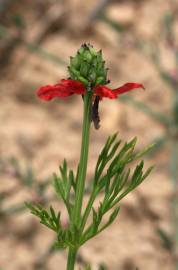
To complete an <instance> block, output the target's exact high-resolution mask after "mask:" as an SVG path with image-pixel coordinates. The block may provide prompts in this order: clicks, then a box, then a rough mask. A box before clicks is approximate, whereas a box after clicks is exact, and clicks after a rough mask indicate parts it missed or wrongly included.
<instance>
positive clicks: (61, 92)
mask: <svg viewBox="0 0 178 270" xmlns="http://www.w3.org/2000/svg"><path fill="white" fill-rule="evenodd" d="M136 88H142V89H144V86H143V85H142V84H139V83H126V84H124V85H122V86H121V87H119V88H116V89H113V90H112V89H110V88H108V87H106V86H105V85H96V86H95V87H93V88H92V90H93V92H94V94H95V95H96V96H98V97H99V98H100V100H101V99H102V98H110V99H115V98H117V96H118V95H120V94H123V93H126V92H129V91H132V90H134V89H136ZM86 91H87V89H86V87H85V85H84V84H83V83H81V82H79V81H75V80H70V79H68V80H64V79H63V80H61V81H60V82H59V83H58V84H56V85H46V86H42V87H40V88H39V89H38V91H37V95H38V96H39V98H40V99H42V100H45V101H49V100H51V99H53V98H55V97H58V98H65V97H68V96H71V95H73V94H79V95H82V94H85V93H86Z"/></svg>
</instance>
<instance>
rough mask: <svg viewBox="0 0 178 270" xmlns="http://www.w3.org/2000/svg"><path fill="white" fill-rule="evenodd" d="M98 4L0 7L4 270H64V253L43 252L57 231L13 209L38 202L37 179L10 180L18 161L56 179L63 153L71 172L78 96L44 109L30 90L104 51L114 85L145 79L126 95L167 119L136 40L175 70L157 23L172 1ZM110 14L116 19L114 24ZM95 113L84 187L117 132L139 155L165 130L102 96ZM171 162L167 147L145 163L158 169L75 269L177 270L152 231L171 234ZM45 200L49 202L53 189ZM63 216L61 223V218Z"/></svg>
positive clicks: (163, 93) (70, 1)
mask: <svg viewBox="0 0 178 270" xmlns="http://www.w3.org/2000/svg"><path fill="white" fill-rule="evenodd" d="M103 2H104V1H103ZM103 2H102V1H98V2H96V1H94V0H90V1H89V0H87V1H79V0H63V1H62V0H61V1H55V0H43V1H42V0H37V1H35V0H19V1H15V0H14V1H7V0H6V1H0V13H1V15H0V16H1V19H0V20H1V26H3V28H2V29H0V30H1V31H0V33H1V39H0V69H1V72H0V85H1V87H0V90H1V96H0V101H1V105H0V160H1V166H0V168H1V175H0V192H1V195H2V199H1V209H2V210H3V214H2V215H1V216H0V239H1V241H0V269H1V270H37V269H51V270H63V269H65V262H66V253H65V252H63V251H58V252H55V253H52V254H50V252H48V248H49V246H50V245H51V243H52V241H53V239H54V234H53V233H52V232H50V231H49V230H47V229H46V228H45V227H43V226H42V225H41V224H39V222H38V220H37V219H36V218H35V217H34V216H32V215H31V214H30V213H29V212H28V211H27V210H24V211H21V210H19V211H15V210H14V208H13V207H16V206H19V205H20V206H21V205H22V206H23V202H24V201H28V200H40V198H39V194H38V196H37V195H36V191H35V188H36V183H35V184H33V185H32V187H29V186H28V185H23V184H22V182H19V180H18V175H14V163H13V164H12V158H13V160H16V161H18V163H19V164H20V171H21V172H26V170H27V168H32V172H33V174H34V175H35V181H37V182H39V183H43V181H44V179H46V178H48V177H50V176H51V175H52V173H53V172H56V173H58V167H59V164H61V163H62V161H63V159H64V157H65V158H66V159H67V161H68V164H69V167H71V168H73V169H76V167H77V162H78V159H79V145H80V141H81V125H82V99H81V97H80V96H71V97H69V98H67V99H64V100H57V99H56V100H54V101H51V102H49V103H45V102H42V101H40V100H38V98H37V97H36V92H35V91H36V89H37V88H38V87H39V86H41V85H45V84H54V83H56V82H57V81H59V80H60V79H61V78H66V77H68V74H67V69H66V67H67V64H65V62H66V63H68V61H69V56H71V55H74V54H75V53H76V51H77V49H78V48H79V47H80V45H81V44H82V43H88V42H89V43H91V44H93V45H94V47H96V48H97V49H98V50H99V49H102V51H103V54H104V58H105V60H106V63H107V66H108V67H109V79H111V86H112V87H117V86H119V85H122V84H123V83H125V82H129V81H133V82H140V83H143V84H144V85H145V88H146V91H141V90H136V91H133V92H132V93H129V95H130V96H131V97H133V98H134V99H136V100H138V101H143V102H144V103H145V104H146V105H149V106H150V107H151V108H153V109H155V110H157V111H160V112H162V113H165V114H166V115H168V116H169V114H170V104H171V91H170V89H169V86H168V85H166V84H165V82H164V81H163V80H162V79H161V78H160V76H159V72H158V70H157V69H156V67H155V65H154V63H153V61H152V59H151V58H150V57H149V55H148V54H147V53H145V52H143V51H142V50H140V49H139V48H138V47H136V46H133V44H134V42H135V41H138V40H139V41H140V40H141V41H142V42H143V43H144V44H152V43H154V44H156V45H158V46H160V50H162V51H163V54H164V57H163V65H164V66H165V67H166V68H167V69H168V70H171V69H172V67H173V58H172V55H170V54H169V52H168V51H167V50H166V49H165V48H164V47H163V46H162V43H163V42H162V38H164V37H162V36H161V32H160V25H161V21H162V18H163V16H164V14H165V13H166V12H167V11H169V10H170V9H171V4H172V2H173V1H165V0H149V1H146V0H145V1H136V0H135V1H134V0H133V1H108V4H107V5H106V6H105V7H104V8H103V9H102V14H101V13H98V5H100V7H101V5H102V3H103ZM105 2H106V1H105ZM175 2H176V1H175ZM175 5H176V3H175ZM106 17H107V18H109V19H112V25H111V24H109V23H108V22H107V20H106ZM114 23H115V24H114ZM116 24H117V25H119V26H120V28H121V29H120V30H118V29H116ZM36 46H37V47H38V49H37V47H36ZM39 48H41V49H39ZM100 117H101V127H100V129H99V130H95V129H94V128H93V127H92V130H91V146H90V155H89V168H88V183H89V182H90V181H92V171H93V169H94V166H95V162H96V160H97V156H98V154H99V151H100V150H101V148H102V145H103V144H104V142H105V140H106V139H107V137H108V136H109V135H111V134H113V133H115V132H116V131H118V132H119V137H120V138H121V139H122V140H124V141H125V140H130V139H131V138H133V137H134V136H137V137H138V149H141V148H142V147H144V146H146V145H147V144H149V143H150V142H152V141H153V140H154V139H155V138H157V137H160V136H162V135H163V134H164V132H165V127H164V126H163V125H161V124H160V123H159V122H158V121H155V120H154V119H152V118H151V117H149V116H148V115H146V114H144V113H143V112H142V111H141V110H138V109H137V108H135V107H134V106H132V105H131V104H130V103H129V102H123V100H122V99H121V98H119V99H118V100H104V101H103V102H102V103H101V106H100ZM169 156H170V150H169V142H168V143H167V145H166V146H165V147H164V148H162V149H161V150H159V151H157V152H156V153H155V154H154V155H152V156H151V158H149V159H147V160H146V161H145V164H146V167H148V166H149V165H151V164H156V168H155V170H154V172H153V173H152V174H151V176H149V178H148V179H147V180H146V181H145V182H144V183H143V184H142V185H141V186H140V187H139V188H138V189H137V190H136V191H134V192H132V193H131V194H130V195H128V196H127V197H126V198H125V199H124V200H123V201H122V203H121V211H120V215H119V217H118V219H117V221H116V222H115V223H114V224H113V225H112V226H111V227H110V228H109V229H107V230H106V231H105V232H103V233H102V234H101V235H99V236H98V237H96V238H95V239H94V240H92V241H90V242H88V243H87V244H86V245H85V246H84V247H82V248H81V250H80V253H79V258H78V261H79V265H81V266H82V267H83V264H84V263H88V262H90V263H91V266H92V269H93V270H95V269H98V267H99V265H101V264H104V265H106V267H107V268H108V269H109V270H135V269H136V267H138V269H140V270H158V269H162V270H173V269H174V255H173V254H172V253H171V252H170V250H168V249H166V248H165V247H164V246H163V244H162V240H161V238H160V236H159V234H158V229H161V230H164V231H166V232H167V233H168V234H171V233H172V231H173V226H172V223H171V210H170V209H171V208H170V202H171V195H172V187H171V181H170V177H169V172H168V167H169V162H170V160H169ZM30 172H31V171H30ZM30 172H29V173H30ZM46 194H47V195H48V196H53V195H52V194H54V192H53V190H52V187H50V186H49V188H48V189H47V190H46ZM3 196H4V197H3ZM3 198H4V199H3ZM86 199H87V195H86ZM54 205H55V208H57V207H58V208H61V209H63V207H62V205H61V203H57V202H56V201H55V202H54ZM17 208H18V207H17ZM22 208H23V207H22ZM62 219H63V222H64V225H65V224H66V222H67V216H66V214H65V212H64V214H63V215H62ZM76 269H78V268H76Z"/></svg>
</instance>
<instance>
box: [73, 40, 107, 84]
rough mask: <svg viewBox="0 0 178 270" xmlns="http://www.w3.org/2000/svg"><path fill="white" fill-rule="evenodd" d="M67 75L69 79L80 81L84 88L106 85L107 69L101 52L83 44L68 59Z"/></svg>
mask: <svg viewBox="0 0 178 270" xmlns="http://www.w3.org/2000/svg"><path fill="white" fill-rule="evenodd" d="M69 73H70V77H71V79H73V80H78V81H81V82H82V83H84V84H85V86H86V87H87V86H89V85H90V86H92V87H93V86H95V85H96V84H103V85H104V84H106V82H107V69H106V68H105V61H104V60H103V56H102V51H99V52H97V51H96V50H95V49H94V48H93V46H91V45H90V44H83V45H82V46H81V48H80V49H79V50H78V52H77V54H76V55H75V56H74V57H71V58H70V66H69Z"/></svg>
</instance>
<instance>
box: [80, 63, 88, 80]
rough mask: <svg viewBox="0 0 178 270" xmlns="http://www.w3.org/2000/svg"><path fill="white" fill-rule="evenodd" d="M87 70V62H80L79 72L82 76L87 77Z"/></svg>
mask: <svg viewBox="0 0 178 270" xmlns="http://www.w3.org/2000/svg"><path fill="white" fill-rule="evenodd" d="M88 70H89V64H88V63H87V62H82V63H81V66H80V73H81V75H82V76H84V77H87V75H88Z"/></svg>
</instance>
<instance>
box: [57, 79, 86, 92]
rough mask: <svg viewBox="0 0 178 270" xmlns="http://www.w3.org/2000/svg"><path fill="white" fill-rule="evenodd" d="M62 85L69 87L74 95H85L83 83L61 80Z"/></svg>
mask: <svg viewBox="0 0 178 270" xmlns="http://www.w3.org/2000/svg"><path fill="white" fill-rule="evenodd" d="M60 84H61V85H63V86H65V87H67V88H68V89H70V91H72V92H73V93H74V94H84V93H85V86H84V84H83V83H81V82H79V81H74V80H65V79H63V80H61V82H60Z"/></svg>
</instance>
